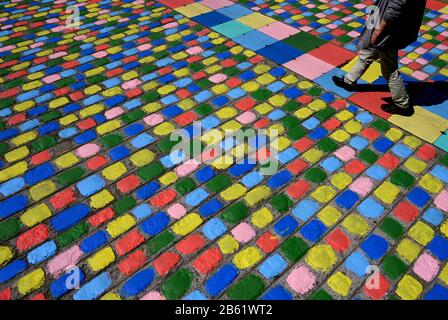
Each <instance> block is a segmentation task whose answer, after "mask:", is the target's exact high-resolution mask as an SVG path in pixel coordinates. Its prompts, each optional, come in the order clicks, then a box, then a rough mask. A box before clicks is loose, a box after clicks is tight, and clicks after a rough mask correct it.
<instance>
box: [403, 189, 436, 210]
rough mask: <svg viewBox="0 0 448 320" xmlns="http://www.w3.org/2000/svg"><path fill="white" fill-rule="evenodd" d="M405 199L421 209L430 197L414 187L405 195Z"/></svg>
mask: <svg viewBox="0 0 448 320" xmlns="http://www.w3.org/2000/svg"><path fill="white" fill-rule="evenodd" d="M407 198H408V199H409V201H411V202H412V203H413V204H415V205H416V206H417V207H420V208H421V207H423V206H424V205H425V204H426V203H427V202H428V201H429V200H431V196H430V195H429V194H428V193H427V192H426V191H425V190H423V189H422V188H420V187H415V188H414V189H412V190H411V192H409V193H408V194H407Z"/></svg>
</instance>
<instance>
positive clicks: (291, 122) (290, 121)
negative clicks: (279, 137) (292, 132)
mask: <svg viewBox="0 0 448 320" xmlns="http://www.w3.org/2000/svg"><path fill="white" fill-rule="evenodd" d="M281 122H282V124H283V126H284V127H285V128H286V129H287V130H289V129H291V128H294V127H296V126H298V125H299V124H300V120H299V119H297V118H296V117H293V116H289V115H288V116H286V117H284V118H283V119H282V120H281Z"/></svg>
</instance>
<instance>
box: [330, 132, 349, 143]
mask: <svg viewBox="0 0 448 320" xmlns="http://www.w3.org/2000/svg"><path fill="white" fill-rule="evenodd" d="M330 137H331V138H333V139H334V140H336V141H337V142H344V141H345V140H347V139H348V138H350V135H349V134H348V133H347V132H345V131H344V130H342V129H338V130H336V131H335V132H333V133H332V134H331V135H330Z"/></svg>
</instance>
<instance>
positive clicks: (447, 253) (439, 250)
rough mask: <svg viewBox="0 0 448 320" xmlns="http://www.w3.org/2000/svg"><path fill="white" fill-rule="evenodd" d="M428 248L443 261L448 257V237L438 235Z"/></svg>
mask: <svg viewBox="0 0 448 320" xmlns="http://www.w3.org/2000/svg"><path fill="white" fill-rule="evenodd" d="M428 250H429V252H431V253H432V254H433V255H434V256H436V257H437V258H438V259H440V260H441V261H445V260H446V259H448V239H446V238H444V237H442V236H439V235H436V236H435V237H434V238H433V239H432V240H431V242H430V243H429V244H428Z"/></svg>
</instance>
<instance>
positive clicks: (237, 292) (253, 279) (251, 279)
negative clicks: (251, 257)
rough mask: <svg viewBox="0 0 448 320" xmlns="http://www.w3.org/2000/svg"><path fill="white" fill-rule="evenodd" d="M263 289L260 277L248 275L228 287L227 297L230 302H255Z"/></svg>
mask: <svg viewBox="0 0 448 320" xmlns="http://www.w3.org/2000/svg"><path fill="white" fill-rule="evenodd" d="M264 289H265V285H264V282H263V280H262V279H261V277H260V276H257V275H255V274H250V275H248V276H245V277H244V278H242V279H241V280H239V281H238V282H237V283H235V284H234V285H233V286H232V287H230V288H229V290H228V291H227V296H228V297H229V298H230V299H232V300H255V299H257V298H258V297H259V296H260V295H261V294H262V293H263V291H264Z"/></svg>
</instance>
